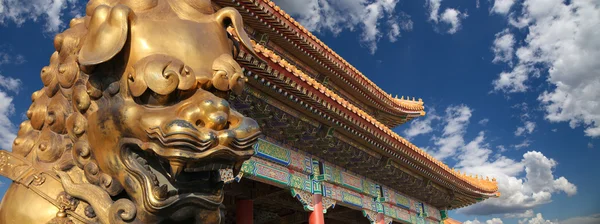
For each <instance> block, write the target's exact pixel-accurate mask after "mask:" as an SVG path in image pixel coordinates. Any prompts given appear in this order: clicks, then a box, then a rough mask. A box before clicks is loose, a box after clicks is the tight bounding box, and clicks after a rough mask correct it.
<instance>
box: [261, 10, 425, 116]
mask: <svg viewBox="0 0 600 224" xmlns="http://www.w3.org/2000/svg"><path fill="white" fill-rule="evenodd" d="M263 2H265V3H267V4H268V5H269V6H271V7H272V8H273V9H274V10H275V11H276V12H278V13H279V14H280V15H281V16H282V17H283V18H285V19H286V20H288V21H289V22H290V23H291V24H294V26H296V27H297V28H298V29H299V30H301V31H302V32H304V33H305V34H306V35H307V36H308V37H310V38H311V39H312V40H313V41H315V42H316V43H317V44H318V45H319V46H320V47H321V48H323V49H324V50H325V51H326V52H327V53H329V54H331V55H332V56H333V57H334V58H336V59H337V60H339V61H341V62H342V63H343V64H344V66H345V68H342V69H349V70H351V71H352V72H353V73H355V74H358V76H359V77H360V78H362V79H363V80H364V81H366V82H367V84H368V85H369V86H371V87H374V88H375V89H376V90H377V91H378V92H379V93H380V94H381V95H382V96H383V97H385V98H386V99H387V100H389V101H390V102H393V103H395V104H396V105H397V106H399V107H401V108H406V109H409V110H413V111H420V112H421V113H420V114H421V116H423V115H425V112H424V111H423V109H424V107H423V101H422V100H420V101H419V102H416V101H414V98H413V100H412V101H410V100H398V99H397V98H394V97H392V96H391V95H389V94H388V93H386V92H385V91H384V90H382V89H381V88H379V86H377V85H376V84H375V83H373V82H372V81H371V80H370V79H369V78H367V77H366V76H365V75H363V74H362V73H361V72H360V71H358V69H356V68H355V67H354V66H352V65H351V64H350V63H348V62H347V61H346V60H345V59H344V58H342V57H341V56H340V55H338V54H337V53H336V52H335V51H333V50H332V49H331V48H329V46H327V45H326V44H325V43H323V42H322V41H321V40H320V39H319V38H317V37H316V36H315V35H313V34H312V33H311V32H310V31H308V30H307V29H306V28H305V27H304V26H302V24H300V23H298V22H297V21H296V20H294V18H292V17H291V16H290V15H289V14H287V13H286V12H285V11H284V10H283V9H281V8H280V7H279V6H277V5H275V3H274V2H273V1H271V0H263Z"/></svg>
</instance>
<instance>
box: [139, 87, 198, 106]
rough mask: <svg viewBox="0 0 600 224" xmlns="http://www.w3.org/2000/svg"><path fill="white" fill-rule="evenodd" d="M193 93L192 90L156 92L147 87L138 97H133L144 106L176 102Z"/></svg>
mask: <svg viewBox="0 0 600 224" xmlns="http://www.w3.org/2000/svg"><path fill="white" fill-rule="evenodd" d="M192 95H193V91H192V90H187V91H184V90H175V91H173V92H171V93H170V94H168V95H161V94H158V93H156V92H154V91H152V90H151V89H147V90H146V91H145V92H144V93H143V94H142V95H140V96H139V97H134V100H135V101H136V102H137V103H138V104H142V105H146V106H169V105H173V104H177V103H179V102H180V101H182V100H185V99H187V98H189V97H190V96H192Z"/></svg>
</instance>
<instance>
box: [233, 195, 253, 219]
mask: <svg viewBox="0 0 600 224" xmlns="http://www.w3.org/2000/svg"><path fill="white" fill-rule="evenodd" d="M253 221H254V204H253V203H252V200H237V201H236V202H235V223H237V224H252V222H253Z"/></svg>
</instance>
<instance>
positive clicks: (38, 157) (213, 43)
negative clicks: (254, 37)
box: [0, 0, 260, 223]
mask: <svg viewBox="0 0 600 224" xmlns="http://www.w3.org/2000/svg"><path fill="white" fill-rule="evenodd" d="M229 26H231V27H232V29H231V30H232V32H235V34H236V36H237V37H238V39H239V42H240V43H241V44H242V45H244V46H245V47H246V48H247V50H248V51H250V52H253V51H252V47H251V45H250V42H249V41H250V40H249V39H248V36H247V34H246V33H245V31H244V29H243V25H242V19H241V16H240V14H239V13H238V12H237V11H235V10H234V9H232V8H222V9H219V10H215V8H213V6H212V5H211V2H210V1H209V0H121V1H118V0H103V1H91V2H89V3H88V5H87V7H86V16H85V17H83V18H77V19H74V20H72V21H71V24H70V28H69V29H67V30H66V31H64V32H63V33H60V34H58V35H57V36H56V38H55V39H54V47H55V49H56V52H54V54H52V56H51V58H50V65H49V66H46V67H44V68H43V69H42V71H41V78H42V81H43V83H44V87H43V88H42V89H41V90H39V91H37V92H35V93H33V95H32V101H33V103H32V104H31V107H30V108H29V110H28V112H27V117H28V118H29V119H28V120H27V121H25V122H23V123H22V124H21V126H20V130H19V132H18V136H17V138H16V139H15V141H14V145H13V149H12V152H8V151H0V174H2V175H4V176H6V177H8V178H10V179H12V180H13V184H12V185H11V186H10V187H9V189H8V191H7V193H6V195H5V196H4V199H3V200H2V204H1V208H0V223H178V222H179V223H219V222H220V220H221V216H222V214H221V211H222V210H223V209H222V200H223V184H224V180H230V179H231V171H233V175H236V174H237V173H238V172H239V171H240V168H241V165H242V163H243V161H245V160H247V159H248V158H250V157H251V156H252V155H253V153H254V152H253V150H252V148H251V146H252V145H253V144H254V143H255V142H256V139H257V137H258V135H259V134H260V131H259V127H258V125H257V123H256V122H255V121H254V120H252V119H250V118H248V117H245V116H243V115H241V114H240V113H238V112H236V111H234V110H233V109H231V108H230V106H229V104H228V102H227V101H226V100H225V99H223V98H222V97H223V96H226V95H227V94H230V93H232V92H233V93H239V92H241V91H242V89H243V86H244V83H245V81H246V78H245V77H244V75H243V73H242V69H241V67H240V66H239V65H238V64H237V62H236V61H235V60H234V58H233V55H236V54H237V52H239V50H240V49H239V48H240V46H239V44H238V42H237V40H236V39H234V38H232V37H231V35H230V34H229V33H228V32H227V31H226V29H227V27H229ZM219 96H220V97H219ZM225 174H229V176H227V175H225Z"/></svg>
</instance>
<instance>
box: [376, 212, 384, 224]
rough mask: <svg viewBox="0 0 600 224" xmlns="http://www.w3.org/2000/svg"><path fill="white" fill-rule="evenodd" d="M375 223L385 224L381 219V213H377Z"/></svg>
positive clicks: (382, 218)
mask: <svg viewBox="0 0 600 224" xmlns="http://www.w3.org/2000/svg"><path fill="white" fill-rule="evenodd" d="M375 223H377V224H385V218H384V217H383V213H377V218H376V221H375Z"/></svg>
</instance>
